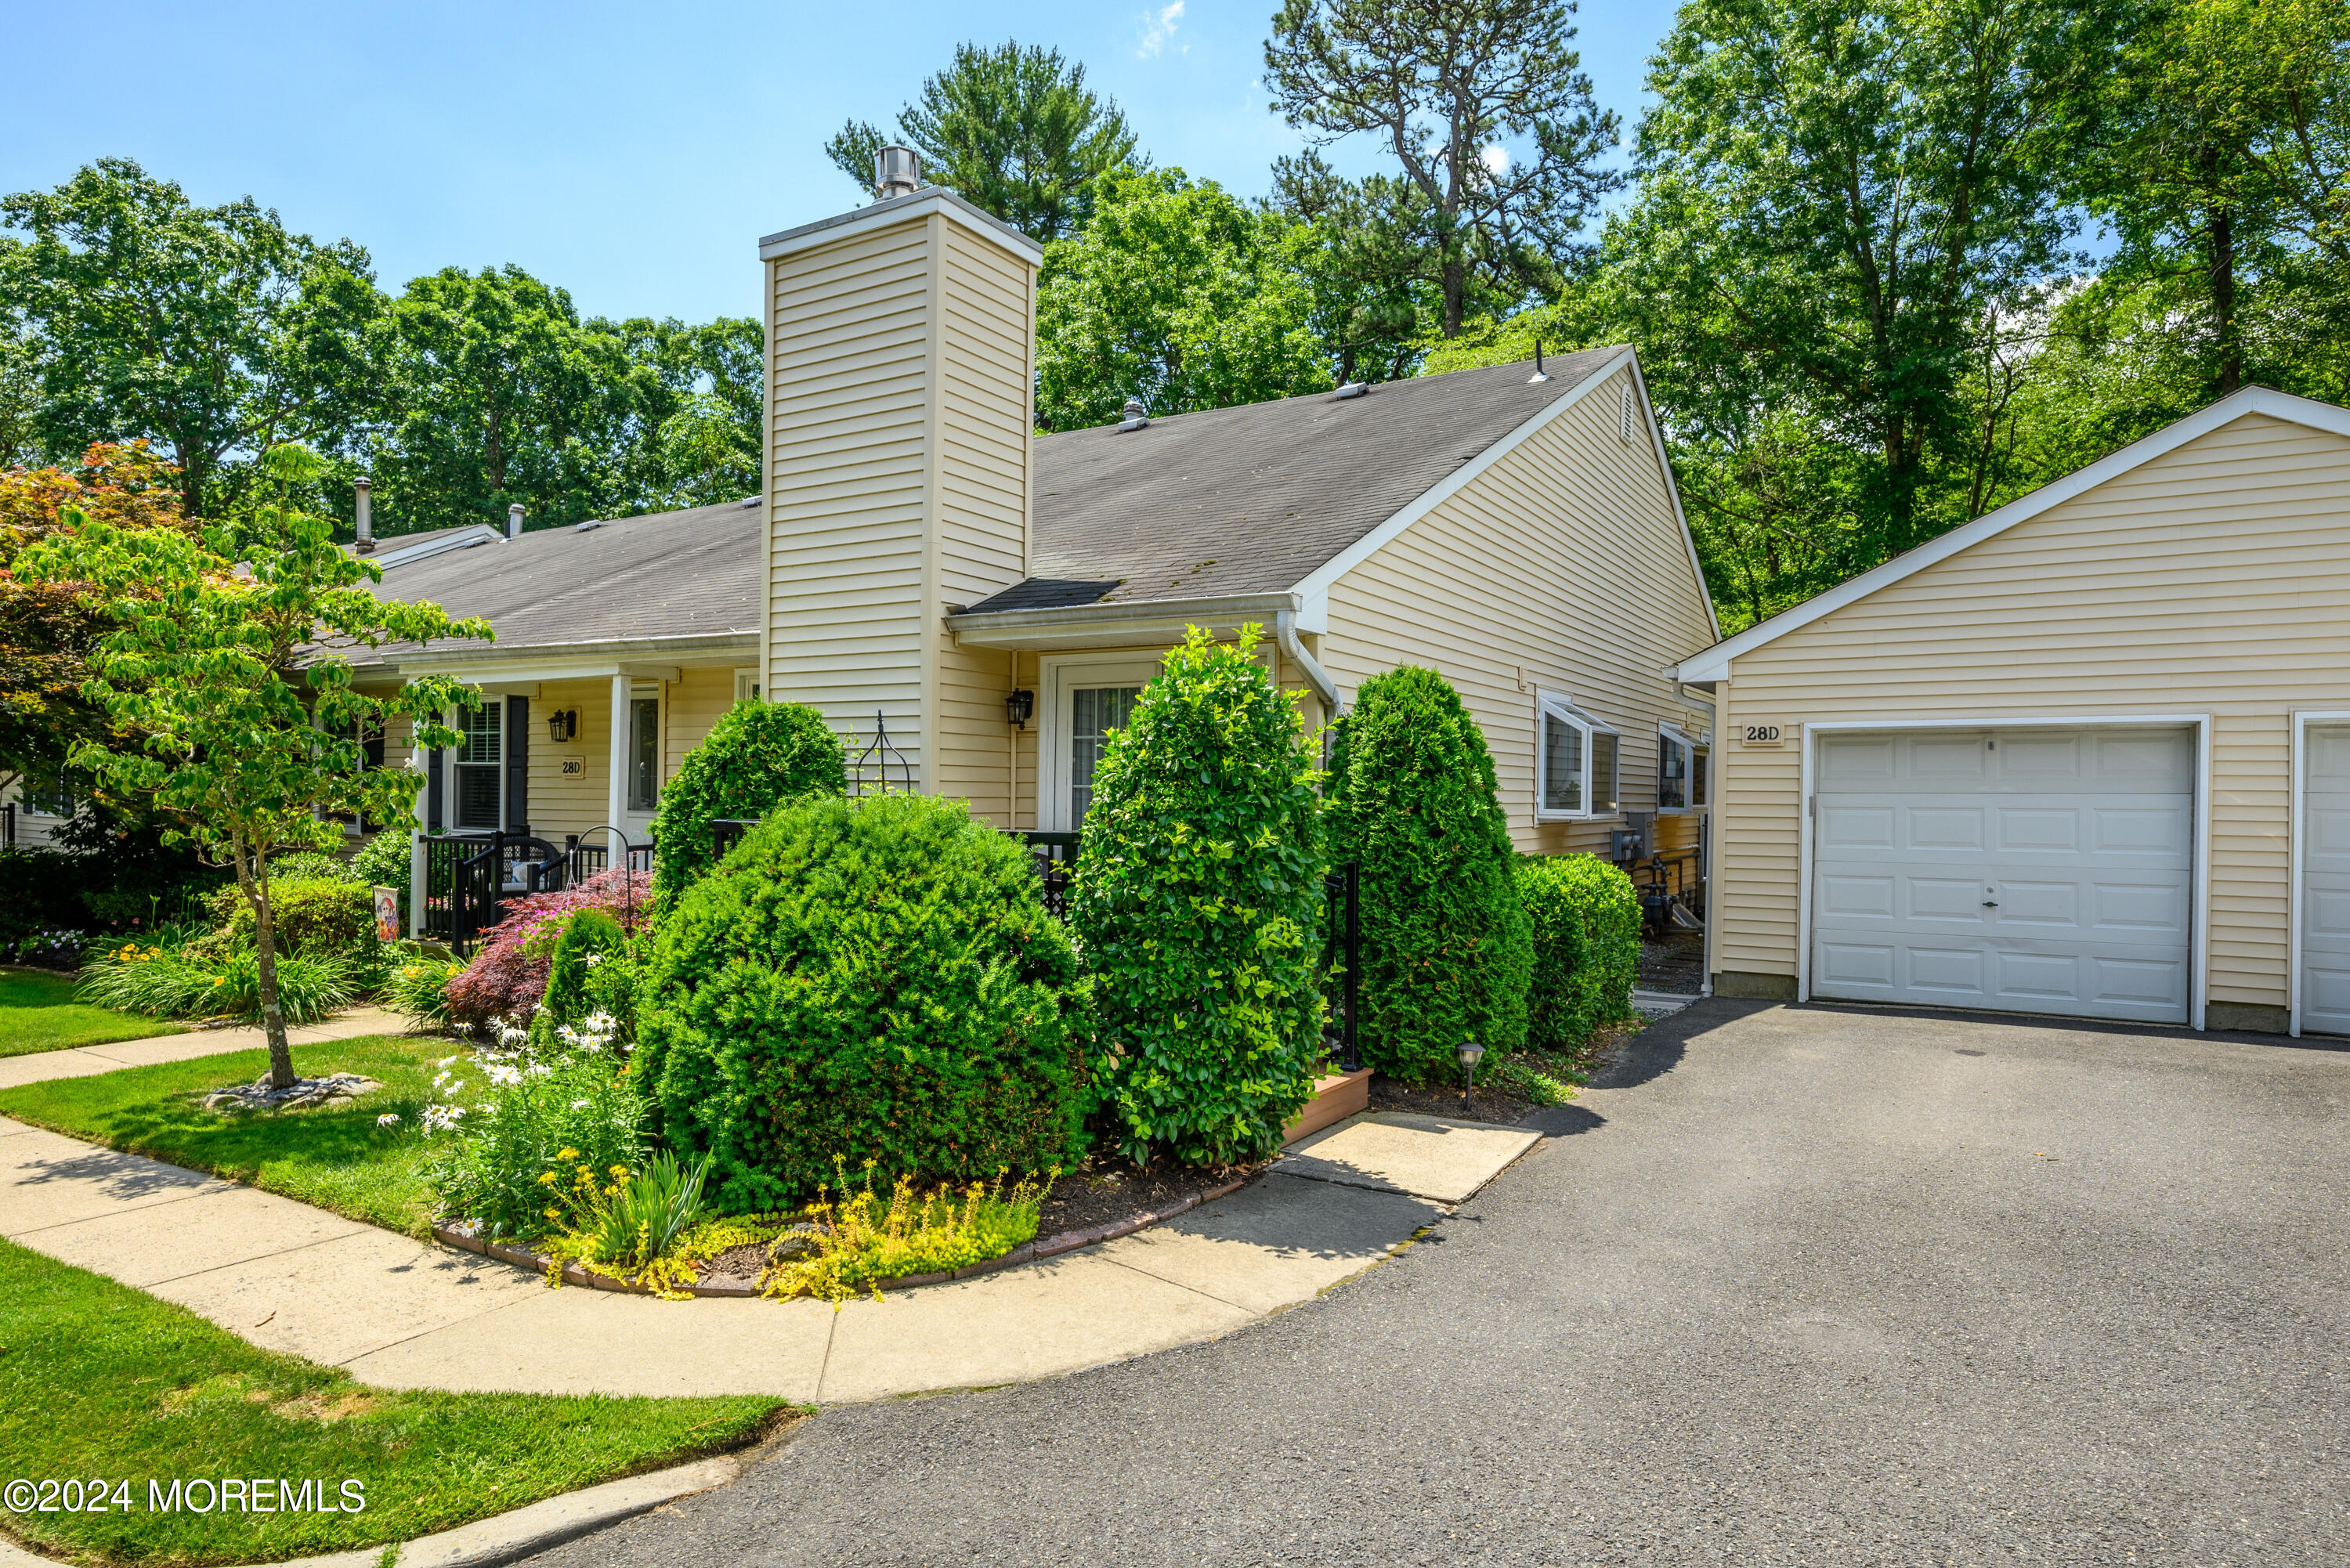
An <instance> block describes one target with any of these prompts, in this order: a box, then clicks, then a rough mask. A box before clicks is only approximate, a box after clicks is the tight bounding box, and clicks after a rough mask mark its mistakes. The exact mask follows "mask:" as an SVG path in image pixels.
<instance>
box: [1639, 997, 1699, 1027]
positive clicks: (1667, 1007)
mask: <svg viewBox="0 0 2350 1568" xmlns="http://www.w3.org/2000/svg"><path fill="white" fill-rule="evenodd" d="M1696 1000H1697V998H1696V997H1694V996H1687V995H1684V994H1682V993H1681V992H1677V991H1636V992H1633V993H1632V1011H1633V1012H1637V1013H1638V1014H1639V1015H1640V1016H1641V1017H1643V1018H1645V1019H1647V1020H1648V1022H1650V1023H1655V1022H1656V1021H1657V1020H1658V1019H1659V1018H1670V1017H1671V1016H1672V1015H1673V1014H1674V1013H1676V1012H1679V1011H1680V1010H1681V1009H1682V1008H1684V1007H1687V1006H1688V1005H1689V1004H1690V1002H1695V1001H1696Z"/></svg>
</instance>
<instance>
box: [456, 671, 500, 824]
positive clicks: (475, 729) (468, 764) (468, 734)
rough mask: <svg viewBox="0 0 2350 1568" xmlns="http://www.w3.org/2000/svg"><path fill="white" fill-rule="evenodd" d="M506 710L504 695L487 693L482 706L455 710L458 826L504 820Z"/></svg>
mask: <svg viewBox="0 0 2350 1568" xmlns="http://www.w3.org/2000/svg"><path fill="white" fill-rule="evenodd" d="M505 712H506V701H505V699H504V698H503V697H484V698H483V699H482V701H481V705H480V706H479V707H474V708H460V709H458V710H457V711H456V714H455V719H456V723H455V726H454V727H455V729H456V731H457V747H456V751H455V753H454V754H452V756H451V758H450V764H451V767H452V770H453V771H454V772H455V774H456V779H455V784H456V792H455V793H456V796H457V810H456V826H459V827H467V828H483V827H496V826H499V825H500V824H501V823H503V822H504V820H505V818H504V815H501V813H500V805H501V803H502V802H503V800H504V794H503V789H502V785H503V783H504V774H505V766H504V758H505V749H504V744H503V742H504V738H505V737H504V719H505Z"/></svg>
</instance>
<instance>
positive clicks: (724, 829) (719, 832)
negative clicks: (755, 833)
mask: <svg viewBox="0 0 2350 1568" xmlns="http://www.w3.org/2000/svg"><path fill="white" fill-rule="evenodd" d="M756 826H759V825H758V823H757V822H756V821H754V819H752V818H750V817H747V816H716V817H712V818H711V820H710V853H711V857H712V858H713V859H717V860H723V859H725V858H726V852H727V851H728V850H730V849H732V848H733V847H734V846H736V845H738V844H740V843H742V842H743V835H744V834H746V833H748V832H750V831H751V830H752V829H753V828H754V827H756Z"/></svg>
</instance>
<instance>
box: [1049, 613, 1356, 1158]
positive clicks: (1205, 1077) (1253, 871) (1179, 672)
mask: <svg viewBox="0 0 2350 1568" xmlns="http://www.w3.org/2000/svg"><path fill="white" fill-rule="evenodd" d="M1254 640H1255V639H1254V635H1253V628H1250V629H1249V630H1247V631H1244V632H1243V635H1242V638H1241V641H1240V643H1239V645H1238V646H1237V647H1221V646H1218V645H1217V644H1216V643H1215V642H1214V641H1213V640H1212V639H1210V638H1209V636H1208V635H1207V634H1206V633H1204V632H1202V631H1200V630H1199V629H1197V628H1193V629H1192V631H1191V634H1190V635H1189V636H1188V637H1187V638H1186V639H1185V640H1184V643H1183V646H1182V647H1180V648H1178V649H1175V650H1174V651H1173V652H1171V653H1170V654H1169V655H1168V656H1167V662H1166V665H1165V668H1164V669H1163V670H1161V672H1160V673H1159V677H1158V678H1157V679H1156V680H1152V681H1151V682H1150V684H1149V685H1148V686H1146V687H1144V688H1143V690H1142V694H1141V696H1140V697H1139V698H1138V699H1137V700H1136V701H1135V705H1134V713H1133V717H1132V719H1131V720H1130V721H1129V722H1128V725H1127V727H1126V728H1125V729H1123V730H1120V731H1118V732H1117V733H1115V734H1114V735H1112V736H1111V738H1110V742H1109V744H1108V746H1107V750H1106V753H1105V754H1104V756H1103V758H1102V761H1101V764H1100V766H1099V767H1098V768H1097V770H1096V772H1095V774H1094V788H1093V802H1092V805H1091V807H1090V808H1089V809H1088V810H1087V813H1086V820H1085V827H1084V837H1083V840H1082V842H1081V844H1080V846H1079V851H1078V856H1077V865H1076V880H1075V885H1074V889H1073V894H1072V902H1071V906H1070V914H1071V919H1072V920H1073V921H1074V922H1075V924H1076V928H1077V931H1078V933H1079V935H1080V936H1081V937H1082V938H1083V939H1084V940H1085V947H1086V954H1087V959H1088V961H1090V963H1091V965H1092V967H1093V971H1094V977H1095V990H1094V1004H1095V1016H1096V1021H1097V1028H1098V1030H1099V1034H1100V1042H1101V1053H1100V1054H1099V1055H1098V1057H1097V1060H1098V1061H1099V1064H1100V1070H1101V1072H1102V1074H1103V1075H1104V1079H1105V1083H1104V1088H1105V1090H1106V1092H1107V1096H1108V1099H1109V1102H1110V1104H1111V1105H1112V1106H1114V1108H1115V1111H1116V1114H1117V1116H1118V1121H1119V1124H1120V1140H1121V1142H1122V1144H1123V1145H1124V1147H1125V1149H1126V1152H1127V1154H1128V1157H1129V1158H1133V1159H1136V1160H1138V1161H1139V1160H1143V1159H1147V1158H1149V1155H1150V1154H1151V1152H1152V1150H1153V1148H1154V1147H1167V1148H1169V1149H1171V1150H1172V1151H1173V1152H1174V1154H1175V1156H1176V1158H1179V1159H1183V1160H1187V1161H1190V1162H1191V1163H1194V1164H1209V1163H1223V1162H1228V1161H1232V1160H1237V1159H1247V1158H1255V1157H1257V1156H1259V1155H1263V1154H1266V1153H1269V1152H1270V1151H1271V1150H1272V1149H1273V1148H1274V1147H1275V1146H1276V1145H1277V1144H1278V1143H1279V1142H1280V1141H1281V1131H1282V1128H1283V1127H1284V1125H1285V1124H1286V1123H1287V1122H1288V1120H1289V1118H1290V1117H1291V1116H1295V1114H1296V1112H1297V1110H1298V1108H1299V1107H1300V1106H1304V1105H1305V1101H1306V1099H1307V1097H1308V1096H1310V1095H1311V1094H1312V1093H1313V1085H1314V1067H1315V1063H1316V1062H1317V1061H1318V1060H1319V1059H1320V1057H1321V1054H1322V1018H1323V1005H1322V994H1321V987H1320V984H1319V981H1318V977H1317V975H1316V972H1315V971H1316V967H1317V966H1316V958H1317V955H1318V952H1319V950H1320V940H1321V939H1320V928H1321V919H1322V902H1323V891H1322V879H1323V873H1324V862H1323V857H1322V825H1321V809H1320V806H1321V803H1320V801H1319V799H1318V798H1317V797H1316V795H1315V771H1314V765H1313V763H1312V761H1311V760H1310V758H1309V757H1308V755H1307V753H1306V748H1305V729H1304V725H1303V723H1302V722H1301V721H1300V719H1299V717H1298V713H1297V708H1296V704H1295V702H1293V701H1291V700H1290V699H1289V698H1287V697H1285V696H1284V695H1283V694H1282V693H1281V692H1279V691H1276V690H1274V685H1273V682H1272V680H1270V679H1269V678H1268V677H1267V675H1266V674H1265V670H1264V667H1263V665H1261V664H1259V663H1258V662H1257V661H1256V660H1255V659H1253V658H1251V657H1250V649H1251V648H1252V647H1253V643H1254Z"/></svg>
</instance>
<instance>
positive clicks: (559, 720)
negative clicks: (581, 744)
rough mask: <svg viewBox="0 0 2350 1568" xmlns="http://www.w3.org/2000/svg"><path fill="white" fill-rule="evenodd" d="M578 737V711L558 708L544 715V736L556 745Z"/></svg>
mask: <svg viewBox="0 0 2350 1568" xmlns="http://www.w3.org/2000/svg"><path fill="white" fill-rule="evenodd" d="M578 737H579V711H578V710H577V708H559V709H557V710H556V711H554V712H552V713H549V714H548V715H547V716H546V738H547V739H548V740H550V741H553V742H555V743H556V745H558V746H559V745H561V744H562V743H563V742H566V741H572V740H577V739H578Z"/></svg>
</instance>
